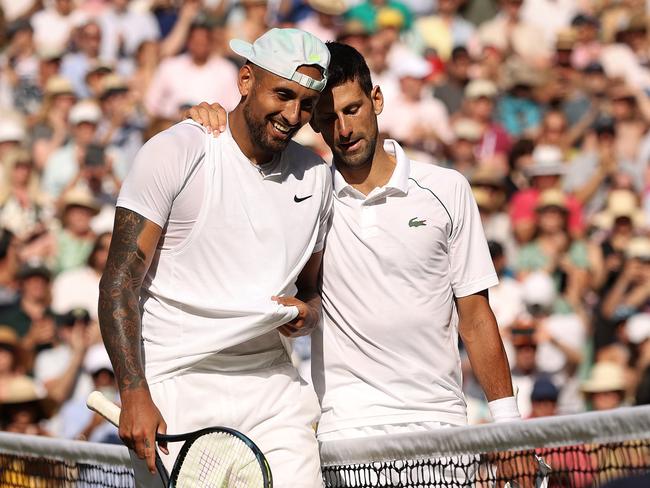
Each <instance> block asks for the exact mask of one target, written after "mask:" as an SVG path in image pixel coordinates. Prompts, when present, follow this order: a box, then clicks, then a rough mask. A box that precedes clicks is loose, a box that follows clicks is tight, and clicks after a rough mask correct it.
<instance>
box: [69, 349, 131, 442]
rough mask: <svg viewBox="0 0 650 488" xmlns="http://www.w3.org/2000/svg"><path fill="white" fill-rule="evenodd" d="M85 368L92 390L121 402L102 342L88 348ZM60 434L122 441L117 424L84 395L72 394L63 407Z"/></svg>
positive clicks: (97, 439)
mask: <svg viewBox="0 0 650 488" xmlns="http://www.w3.org/2000/svg"><path fill="white" fill-rule="evenodd" d="M83 371H84V372H85V373H87V374H88V375H90V377H91V378H92V382H93V385H92V389H93V391H99V392H101V393H102V394H103V395H104V396H105V397H106V398H108V399H110V400H111V401H114V402H116V403H119V395H118V392H117V385H116V383H115V374H114V373H113V366H112V365H111V361H110V359H109V358H108V354H107V353H106V349H104V345H103V344H93V345H92V346H90V347H89V348H88V351H87V352H86V356H85V358H84V361H83ZM60 418H61V436H62V437H64V438H66V439H77V440H84V441H85V440H88V441H91V442H103V443H109V444H121V443H122V441H121V440H120V438H119V436H118V434H117V427H115V426H114V425H113V424H111V423H110V422H108V421H107V420H106V419H105V418H104V417H102V416H101V415H99V414H98V413H94V412H92V411H90V410H89V409H88V407H87V406H86V402H85V400H84V399H75V398H72V399H70V400H68V401H67V402H65V403H64V405H63V407H61V413H60Z"/></svg>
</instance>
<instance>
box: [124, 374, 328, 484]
mask: <svg viewBox="0 0 650 488" xmlns="http://www.w3.org/2000/svg"><path fill="white" fill-rule="evenodd" d="M150 389H151V395H152V398H153V400H154V403H155V404H156V406H157V407H158V409H159V410H160V412H161V413H162V415H163V418H164V419H165V422H167V433H169V434H175V433H185V432H192V431H195V430H198V429H201V428H205V427H211V426H224V427H231V428H234V429H236V430H239V431H241V432H242V433H244V434H246V435H247V436H248V437H250V438H251V439H252V440H253V442H255V444H257V446H258V447H259V448H260V449H261V450H262V452H264V455H265V456H266V458H267V459H268V461H269V464H270V465H271V472H272V475H273V486H274V487H275V488H322V486H323V481H322V475H321V471H320V459H319V455H318V443H317V442H316V433H315V430H314V426H315V424H316V422H318V418H319V416H320V407H319V405H318V399H317V398H316V394H315V392H314V390H313V389H312V387H311V386H310V385H307V384H306V383H305V382H303V381H301V380H300V377H299V376H298V373H297V371H296V369H295V368H294V367H293V366H292V365H291V364H282V365H279V366H274V367H272V368H265V369H262V370H254V371H243V372H237V373H234V372H228V373H223V372H212V371H210V372H208V371H205V372H190V373H184V374H182V375H180V376H177V377H174V378H170V379H168V380H164V381H162V382H160V383H156V384H154V385H151V387H150ZM180 444H182V443H180ZM180 444H179V443H169V444H168V447H169V451H170V455H169V456H165V455H162V454H161V458H162V459H163V462H164V463H165V466H166V467H167V470H168V471H169V472H171V469H172V466H173V463H174V460H175V459H176V454H177V452H178V450H179V449H180ZM131 459H132V460H134V469H135V471H136V485H137V486H138V487H139V488H153V487H160V486H161V482H160V480H159V478H158V476H152V475H151V474H150V473H149V472H148V471H147V468H146V465H145V464H144V462H142V461H141V460H139V459H137V457H136V456H135V454H134V453H133V452H132V453H131Z"/></svg>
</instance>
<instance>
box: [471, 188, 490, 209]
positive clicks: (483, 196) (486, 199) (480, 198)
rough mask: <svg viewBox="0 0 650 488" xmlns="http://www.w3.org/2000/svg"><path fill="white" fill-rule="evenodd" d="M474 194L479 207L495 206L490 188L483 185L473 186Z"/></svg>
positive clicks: (488, 207)
mask: <svg viewBox="0 0 650 488" xmlns="http://www.w3.org/2000/svg"><path fill="white" fill-rule="evenodd" d="M472 194H473V195H474V200H476V204H477V205H478V207H479V208H484V209H488V210H491V209H492V207H493V204H492V199H491V193H490V191H489V190H487V189H485V188H481V187H476V186H473V187H472Z"/></svg>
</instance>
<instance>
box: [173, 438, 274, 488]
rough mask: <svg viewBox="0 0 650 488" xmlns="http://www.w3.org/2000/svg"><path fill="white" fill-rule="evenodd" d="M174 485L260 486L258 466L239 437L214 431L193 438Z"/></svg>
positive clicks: (190, 487) (200, 487) (206, 487)
mask: <svg viewBox="0 0 650 488" xmlns="http://www.w3.org/2000/svg"><path fill="white" fill-rule="evenodd" d="M175 486H176V487H178V488H262V487H263V486H264V478H263V475H262V468H261V466H260V463H259V462H258V460H257V458H256V457H255V454H254V453H253V451H252V450H251V449H250V447H248V445H247V444H246V443H244V442H243V441H242V440H240V439H239V438H237V437H235V436H233V435H231V434H228V433H225V432H215V433H210V434H206V435H202V436H200V437H198V438H197V439H195V440H194V442H193V443H192V444H191V446H190V447H189V449H188V450H187V452H186V454H185V456H184V458H183V461H182V465H181V467H180V470H179V471H178V477H177V479H176V483H175Z"/></svg>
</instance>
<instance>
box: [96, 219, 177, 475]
mask: <svg viewBox="0 0 650 488" xmlns="http://www.w3.org/2000/svg"><path fill="white" fill-rule="evenodd" d="M160 234H161V228H160V227H159V226H158V225H156V224H154V223H153V222H151V221H149V220H147V219H145V218H144V217H142V216H141V215H139V214H137V213H135V212H132V211H131V210H127V209H124V208H121V207H118V208H117V211H116V213H115V225H114V229H113V238H112V240H111V246H110V250H109V252H108V260H107V262H106V268H105V270H104V274H103V275H102V279H101V281H100V284H99V325H100V327H101V331H102V337H103V339H104V344H105V345H106V350H107V351H108V355H109V356H110V358H111V363H113V368H114V370H115V376H116V378H117V384H118V387H119V389H120V398H121V400H122V413H121V415H120V437H121V438H122V440H123V441H124V443H125V444H126V445H127V446H128V447H129V448H131V449H133V450H134V451H135V452H136V454H137V455H138V457H139V458H140V459H146V460H147V466H148V467H149V470H150V471H151V472H152V473H155V472H156V470H155V463H154V459H155V445H154V443H155V436H156V432H160V433H165V432H166V429H167V426H166V424H165V421H164V420H163V418H162V416H161V414H160V412H159V411H158V408H156V406H155V405H154V403H153V401H152V399H151V395H150V393H149V386H148V385H147V381H146V379H145V376H144V365H143V361H142V349H141V342H142V334H141V323H140V308H139V297H140V288H141V286H142V281H143V279H144V277H145V274H146V272H147V269H148V268H149V265H150V264H151V260H152V259H153V255H154V253H155V251H156V245H157V243H158V240H159V239H160ZM160 447H161V450H162V451H163V452H166V446H162V445H161V446H160Z"/></svg>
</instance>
